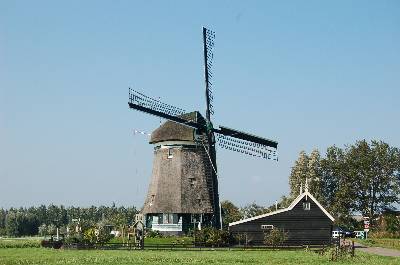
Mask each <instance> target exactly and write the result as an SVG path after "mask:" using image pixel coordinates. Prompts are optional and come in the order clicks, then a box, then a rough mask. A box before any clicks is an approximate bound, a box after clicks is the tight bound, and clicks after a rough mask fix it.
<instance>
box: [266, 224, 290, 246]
mask: <svg viewBox="0 0 400 265" xmlns="http://www.w3.org/2000/svg"><path fill="white" fill-rule="evenodd" d="M287 239H288V233H287V232H285V230H283V229H282V230H281V229H279V228H274V229H272V230H269V232H265V233H264V244H265V245H267V246H273V247H276V246H281V245H282V244H283V243H284V242H285V241H286V240H287Z"/></svg>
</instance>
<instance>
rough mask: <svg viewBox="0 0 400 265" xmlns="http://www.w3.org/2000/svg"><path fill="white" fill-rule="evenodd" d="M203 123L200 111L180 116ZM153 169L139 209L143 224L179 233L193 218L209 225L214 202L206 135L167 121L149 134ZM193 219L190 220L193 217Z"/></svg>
mask: <svg viewBox="0 0 400 265" xmlns="http://www.w3.org/2000/svg"><path fill="white" fill-rule="evenodd" d="M180 117H182V118H184V119H186V120H192V121H196V122H198V123H203V124H205V122H206V121H205V119H204V118H203V117H202V116H201V114H200V113H199V112H192V113H188V114H185V115H183V116H180ZM150 143H151V144H153V145H154V160H153V172H152V176H151V181H150V185H149V189H148V192H147V196H146V200H145V203H144V207H143V211H142V213H143V214H145V215H146V226H147V227H151V228H152V229H153V230H159V231H162V232H164V233H179V232H182V231H187V230H188V228H189V226H190V227H193V225H196V224H193V222H194V221H197V222H200V223H203V224H209V225H211V224H212V223H211V220H212V216H213V213H214V211H213V205H214V195H215V193H214V190H213V174H212V166H211V161H210V159H209V157H208V155H207V152H206V149H205V148H206V146H207V136H206V135H205V134H198V133H197V132H196V130H195V129H193V128H191V127H188V126H185V125H181V124H178V123H175V122H171V121H167V122H165V123H164V124H163V125H162V126H160V127H159V128H158V129H156V130H155V131H154V132H153V133H152V134H151V139H150ZM194 218H195V219H196V220H193V219H194Z"/></svg>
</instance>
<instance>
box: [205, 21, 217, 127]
mask: <svg viewBox="0 0 400 265" xmlns="http://www.w3.org/2000/svg"><path fill="white" fill-rule="evenodd" d="M214 40H215V33H214V32H213V31H211V30H209V29H206V28H203V46H204V77H205V84H206V103H207V113H206V118H207V120H208V121H210V119H211V115H214V105H213V104H214V103H213V101H214V97H213V90H212V88H213V87H212V82H211V81H212V76H213V73H212V65H213V60H214V54H213V49H214Z"/></svg>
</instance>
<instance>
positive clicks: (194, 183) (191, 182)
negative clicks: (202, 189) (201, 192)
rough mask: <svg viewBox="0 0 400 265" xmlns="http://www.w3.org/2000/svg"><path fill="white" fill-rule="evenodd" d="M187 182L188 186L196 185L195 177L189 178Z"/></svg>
mask: <svg viewBox="0 0 400 265" xmlns="http://www.w3.org/2000/svg"><path fill="white" fill-rule="evenodd" d="M189 183H190V187H192V188H193V187H194V186H196V179H195V178H189Z"/></svg>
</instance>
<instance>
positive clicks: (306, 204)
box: [303, 202, 310, 211]
mask: <svg viewBox="0 0 400 265" xmlns="http://www.w3.org/2000/svg"><path fill="white" fill-rule="evenodd" d="M303 209H304V210H306V211H309V210H310V203H309V202H303Z"/></svg>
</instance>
